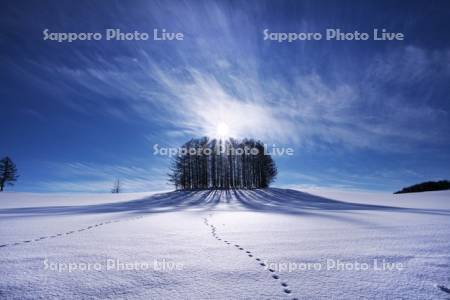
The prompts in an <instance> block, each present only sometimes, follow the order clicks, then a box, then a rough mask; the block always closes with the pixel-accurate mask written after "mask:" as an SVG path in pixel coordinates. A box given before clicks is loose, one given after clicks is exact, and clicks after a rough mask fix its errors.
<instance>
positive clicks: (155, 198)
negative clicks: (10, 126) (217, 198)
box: [0, 191, 213, 217]
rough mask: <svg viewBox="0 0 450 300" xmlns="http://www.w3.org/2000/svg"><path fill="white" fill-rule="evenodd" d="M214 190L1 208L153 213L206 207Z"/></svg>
mask: <svg viewBox="0 0 450 300" xmlns="http://www.w3.org/2000/svg"><path fill="white" fill-rule="evenodd" d="M212 192H213V191H174V192H169V193H163V194H156V195H152V196H149V197H146V198H142V199H137V200H132V201H124V202H114V203H102V204H93V205H80V206H43V207H23V208H7V209H0V215H15V217H18V216H19V217H20V216H42V215H64V214H91V213H92V214H94V213H115V212H125V213H153V212H170V211H177V210H183V209H187V208H190V207H194V206H195V207H205V206H206V205H205V203H206V201H205V199H206V198H207V197H208V196H209V195H210V194H211V193H212Z"/></svg>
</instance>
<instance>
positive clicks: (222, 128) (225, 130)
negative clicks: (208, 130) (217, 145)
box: [216, 122, 230, 138]
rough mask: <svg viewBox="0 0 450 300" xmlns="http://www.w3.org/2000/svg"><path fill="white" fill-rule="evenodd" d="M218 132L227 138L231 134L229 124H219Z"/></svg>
mask: <svg viewBox="0 0 450 300" xmlns="http://www.w3.org/2000/svg"><path fill="white" fill-rule="evenodd" d="M216 134H217V136H218V137H220V138H226V137H228V135H229V134H230V129H229V127H228V125H227V124H225V123H224V122H220V123H219V124H217V128H216Z"/></svg>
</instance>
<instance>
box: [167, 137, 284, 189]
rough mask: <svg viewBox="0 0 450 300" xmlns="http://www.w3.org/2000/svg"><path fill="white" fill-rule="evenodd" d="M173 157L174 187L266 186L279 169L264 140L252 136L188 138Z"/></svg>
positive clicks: (172, 174)
mask: <svg viewBox="0 0 450 300" xmlns="http://www.w3.org/2000/svg"><path fill="white" fill-rule="evenodd" d="M181 148H182V149H187V150H190V149H194V150H196V151H184V153H181V154H179V155H177V156H176V157H175V158H174V160H173V161H172V165H171V168H170V173H169V181H170V182H171V183H172V184H173V185H174V186H175V189H176V190H192V189H230V188H236V189H254V188H266V187H268V186H269V185H270V184H271V183H272V182H273V181H274V180H275V177H276V175H277V173H278V171H277V167H276V165H275V162H274V161H273V159H272V157H271V156H270V155H268V154H266V153H265V148H264V145H263V143H261V142H260V141H255V140H253V139H244V140H242V141H239V140H237V139H228V140H221V139H219V140H218V139H209V138H207V137H203V138H199V139H191V140H190V141H188V142H187V143H185V144H184V145H183V146H182V147H181Z"/></svg>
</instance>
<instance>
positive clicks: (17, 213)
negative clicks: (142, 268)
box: [0, 188, 450, 217]
mask: <svg viewBox="0 0 450 300" xmlns="http://www.w3.org/2000/svg"><path fill="white" fill-rule="evenodd" d="M219 203H225V204H227V205H229V206H230V208H233V209H239V208H236V207H234V206H233V205H234V204H236V203H238V204H239V206H240V207H241V208H242V207H244V208H246V209H250V210H254V211H263V212H275V213H284V214H314V215H317V214H321V215H324V213H326V212H333V211H334V212H336V211H341V212H344V211H345V213H346V215H348V216H349V214H352V213H356V212H357V211H374V210H376V211H385V212H388V211H389V212H409V213H422V214H436V215H450V211H449V210H426V209H413V208H401V207H393V206H383V205H370V204H358V203H348V202H343V201H338V200H333V199H328V198H324V197H320V196H315V195H311V194H308V193H304V192H300V191H295V190H285V189H278V188H269V189H259V190H201V191H174V192H169V193H162V194H156V195H152V196H149V197H146V198H142V199H137V200H132V201H124V202H115V203H102V204H93V205H80V206H46V207H24V208H7V209H0V216H2V217H25V216H30V217H32V216H42V215H58V214H61V215H64V214H90V213H115V212H123V213H156V212H171V211H178V210H185V209H189V208H195V209H203V210H209V209H213V208H214V207H215V206H217V205H218V204H219ZM334 215H336V214H334Z"/></svg>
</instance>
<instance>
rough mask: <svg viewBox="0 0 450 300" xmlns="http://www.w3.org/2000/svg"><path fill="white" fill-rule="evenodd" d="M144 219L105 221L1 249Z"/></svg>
mask: <svg viewBox="0 0 450 300" xmlns="http://www.w3.org/2000/svg"><path fill="white" fill-rule="evenodd" d="M143 217H144V216H139V217H134V218H129V219H118V220H111V221H105V222H102V223H98V224H95V225H90V226H87V227H85V228H81V229H78V230H73V231H67V232H65V233H57V234H54V235H49V236H41V237H39V238H36V239H30V240H26V241H21V242H16V243H11V244H3V245H0V248H3V247H11V246H17V245H22V244H28V243H32V242H39V241H42V240H46V239H53V238H57V237H61V236H65V235H70V234H73V233H76V232H83V231H85V230H90V229H94V228H97V227H99V226H103V225H107V224H111V223H118V222H123V221H132V220H137V219H141V218H143Z"/></svg>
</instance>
